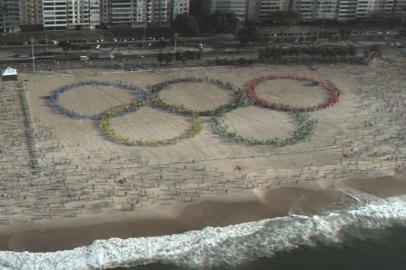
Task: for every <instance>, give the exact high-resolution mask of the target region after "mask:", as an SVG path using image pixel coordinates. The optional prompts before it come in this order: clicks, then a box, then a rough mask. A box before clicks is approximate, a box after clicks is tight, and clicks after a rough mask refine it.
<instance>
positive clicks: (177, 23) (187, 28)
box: [172, 14, 199, 36]
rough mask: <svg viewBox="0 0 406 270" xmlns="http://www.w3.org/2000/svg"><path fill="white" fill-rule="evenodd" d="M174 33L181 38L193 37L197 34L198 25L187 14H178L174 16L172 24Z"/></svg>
mask: <svg viewBox="0 0 406 270" xmlns="http://www.w3.org/2000/svg"><path fill="white" fill-rule="evenodd" d="M172 29H173V31H174V32H176V33H179V34H181V35H183V36H194V35H197V34H198V33H199V25H198V23H197V20H196V19H195V18H194V17H193V16H190V15H188V14H180V15H178V16H176V18H175V20H174V21H173V23H172Z"/></svg>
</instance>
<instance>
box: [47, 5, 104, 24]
mask: <svg viewBox="0 0 406 270" xmlns="http://www.w3.org/2000/svg"><path fill="white" fill-rule="evenodd" d="M42 10H43V12H42V13H43V23H44V27H45V28H53V29H61V28H62V29H63V28H65V29H94V28H96V27H97V26H99V25H100V0H43V5H42Z"/></svg>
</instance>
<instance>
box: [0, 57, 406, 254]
mask: <svg viewBox="0 0 406 270" xmlns="http://www.w3.org/2000/svg"><path fill="white" fill-rule="evenodd" d="M397 57H398V56H396V55H395V56H391V57H388V58H387V59H385V58H383V59H381V60H380V61H376V63H375V62H374V63H373V64H371V65H369V66H367V65H351V66H350V65H347V64H338V65H320V67H319V68H318V69H317V70H312V69H309V67H307V66H302V65H297V66H277V65H258V66H252V67H215V68H185V69H176V70H164V69H163V70H154V71H145V70H141V71H134V72H129V71H105V70H88V69H84V70H69V71H66V72H53V71H49V72H41V73H38V74H34V75H33V74H23V75H22V81H20V82H7V83H2V84H1V86H2V87H1V89H0V94H1V96H2V99H1V100H0V108H1V111H0V127H1V132H0V145H1V146H2V148H1V152H0V169H1V173H0V195H1V196H0V211H1V212H0V249H1V250H12V251H33V252H40V251H55V250H66V249H72V248H75V247H80V246H87V245H89V244H91V243H92V242H93V241H95V240H97V239H109V238H112V237H119V238H124V239H125V238H129V237H140V236H158V235H167V234H175V233H182V232H185V231H189V230H198V229H202V228H205V227H207V226H220V227H221V226H226V225H230V224H239V223H243V222H248V221H257V220H261V219H269V218H275V217H283V216H286V215H288V214H291V213H295V214H304V215H310V216H311V215H314V214H320V215H322V214H323V213H326V212H330V211H332V210H336V209H341V208H342V207H345V206H348V205H349V204H351V203H352V201H353V200H354V199H353V197H351V196H349V195H348V194H349V192H350V193H351V192H354V194H355V195H359V196H363V194H364V195H367V196H374V197H379V198H386V197H391V196H397V195H400V194H405V193H406V184H405V183H406V180H405V174H404V173H399V171H400V169H402V168H404V167H405V166H406V156H405V155H404V153H405V146H404V141H405V137H404V136H405V134H406V132H405V126H404V115H405V108H406V107H405V106H404V96H405V95H404V93H405V88H404V86H405V85H406V84H405V81H404V78H406V70H405V69H404V65H403V64H402V63H400V62H399V63H397V62H396V59H397ZM269 74H298V75H300V76H307V77H312V78H320V79H322V80H325V81H328V82H329V83H331V84H334V85H335V86H336V87H337V88H338V89H339V93H340V98H339V100H338V102H336V103H334V104H333V105H332V106H330V107H328V108H325V109H322V110H316V111H314V112H310V113H309V114H308V115H307V117H309V118H310V119H312V120H314V121H315V122H314V123H317V124H316V125H315V129H314V131H313V132H312V133H311V134H310V135H309V136H303V138H304V139H303V140H299V141H295V143H292V144H288V145H284V146H281V145H250V144H247V143H241V142H236V141H232V140H230V138H228V137H226V136H222V135H221V134H218V133H216V132H215V131H216V130H215V127H214V125H213V122H214V120H213V118H212V117H201V121H202V126H201V129H200V132H199V133H198V134H194V136H192V137H187V138H185V139H181V140H179V141H176V143H174V144H171V145H155V146H151V147H149V146H145V145H144V146H134V147H133V146H128V145H124V144H121V143H118V142H115V141H112V140H109V139H106V133H105V131H103V130H102V129H101V128H100V121H99V120H97V119H94V120H91V119H89V118H84V119H77V118H75V117H71V116H69V115H67V114H66V113H65V114H64V113H62V112H61V111H60V110H59V111H58V110H57V109H56V108H54V107H52V106H50V104H49V97H50V96H52V95H53V94H54V91H55V89H60V88H61V87H63V86H64V85H68V84H75V83H77V82H80V81H83V80H89V79H92V80H100V81H106V80H112V81H115V82H128V83H131V84H134V85H137V86H139V87H140V88H142V89H144V90H145V92H146V93H150V91H151V87H152V86H153V85H156V84H158V83H163V82H165V81H171V80H176V79H179V78H209V79H212V80H220V81H222V82H224V83H231V84H232V85H234V86H236V87H237V88H240V89H244V87H245V84H246V83H247V82H248V81H250V80H252V79H255V78H258V77H260V76H268V75H269ZM112 85H113V84H112ZM382 89H385V91H382ZM204 90H206V91H204ZM258 94H259V95H261V96H262V97H264V98H267V99H274V100H277V101H278V102H281V103H287V104H290V105H294V106H314V105H317V104H319V103H320V102H323V101H325V100H326V92H325V90H323V89H322V88H321V87H320V86H319V85H313V84H303V83H297V82H296V81H292V80H280V81H278V80H275V81H273V82H268V83H264V84H263V85H261V86H260V87H259V88H258ZM133 96H134V95H132V94H129V93H128V91H124V90H122V89H117V88H116V87H113V88H111V87H107V86H106V87H104V86H103V87H92V86H90V85H86V87H79V88H76V89H71V91H68V92H67V93H64V94H63V95H61V97H60V105H61V106H63V107H65V108H66V110H67V111H69V110H72V111H74V112H78V113H81V114H100V113H102V112H104V111H105V110H106V109H108V108H111V107H112V106H116V105H120V104H122V103H129V102H130V101H131V99H132V98H133ZM159 97H160V98H161V99H162V100H163V101H165V102H166V103H168V104H177V105H190V106H191V107H192V108H193V109H195V110H197V111H206V110H212V109H215V108H217V107H218V106H221V105H225V104H228V103H229V102H230V98H231V95H230V93H229V92H226V91H223V90H222V89H220V88H217V87H212V86H210V85H209V86H208V85H205V84H204V83H191V84H189V83H184V84H182V83H180V84H178V85H172V86H171V87H170V88H168V89H165V90H163V91H162V92H161V93H160V95H159ZM184 103H185V104H184ZM65 112H66V111H65ZM191 118H192V117H191V116H190V115H182V114H180V113H172V112H169V110H167V109H164V108H157V107H156V106H154V104H150V103H148V102H146V103H145V104H144V106H143V107H141V108H139V110H137V111H132V112H130V113H128V114H125V115H122V116H120V117H115V118H113V119H112V120H111V126H110V127H111V128H113V129H114V130H115V131H116V132H117V134H121V135H122V136H125V137H126V138H127V137H128V138H129V139H137V140H151V139H153V140H156V141H159V140H166V139H171V138H177V136H180V135H182V134H183V132H185V130H187V129H188V128H189V127H190V126H191ZM224 126H227V129H228V130H229V131H231V132H236V133H238V134H241V135H242V136H245V137H249V138H252V139H253V140H267V139H272V138H275V137H278V138H290V137H291V136H292V134H295V132H296V131H297V130H298V129H299V128H300V123H299V122H298V121H297V118H296V117H295V116H294V113H292V112H284V111H275V110H270V109H269V108H261V107H258V106H256V105H255V104H250V106H248V107H240V108H236V109H235V110H232V111H230V112H227V113H226V114H225V116H224ZM140 127H142V128H140ZM396 171H398V173H397V174H396V175H394V174H395V172H396ZM391 175H394V176H391Z"/></svg>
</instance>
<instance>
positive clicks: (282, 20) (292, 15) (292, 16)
mask: <svg viewBox="0 0 406 270" xmlns="http://www.w3.org/2000/svg"><path fill="white" fill-rule="evenodd" d="M301 20H302V15H301V14H300V13H298V12H296V11H290V10H289V11H284V10H278V11H272V12H270V13H269V16H268V21H269V22H270V23H271V24H275V25H286V26H291V25H295V24H297V23H298V22H300V21H301Z"/></svg>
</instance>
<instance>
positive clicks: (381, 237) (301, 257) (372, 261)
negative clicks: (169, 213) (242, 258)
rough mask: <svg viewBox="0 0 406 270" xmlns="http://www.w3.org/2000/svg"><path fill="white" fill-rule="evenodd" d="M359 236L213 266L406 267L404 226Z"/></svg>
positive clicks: (295, 269)
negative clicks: (329, 243)
mask: <svg viewBox="0 0 406 270" xmlns="http://www.w3.org/2000/svg"><path fill="white" fill-rule="evenodd" d="M358 233H360V234H362V235H363V237H362V238H355V239H351V238H350V237H349V238H348V239H346V241H344V242H343V243H341V244H337V245H326V244H322V243H318V244H316V245H315V246H314V247H306V246H303V247H298V248H297V249H295V250H293V251H290V252H280V253H278V254H275V256H274V257H272V258H256V259H254V260H251V261H248V262H244V263H242V264H240V265H236V266H227V265H222V266H218V267H214V268H212V270H326V269H329V270H346V269H353V270H386V269H387V270H398V269H399V270H400V269H406V255H405V254H406V227H405V226H398V225H397V226H393V227H389V228H385V229H373V230H368V229H366V230H361V231H359V232H358ZM115 269H116V270H128V269H131V270H188V269H190V268H187V267H179V266H178V265H173V264H151V265H147V266H138V267H129V268H121V267H120V268H115Z"/></svg>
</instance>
